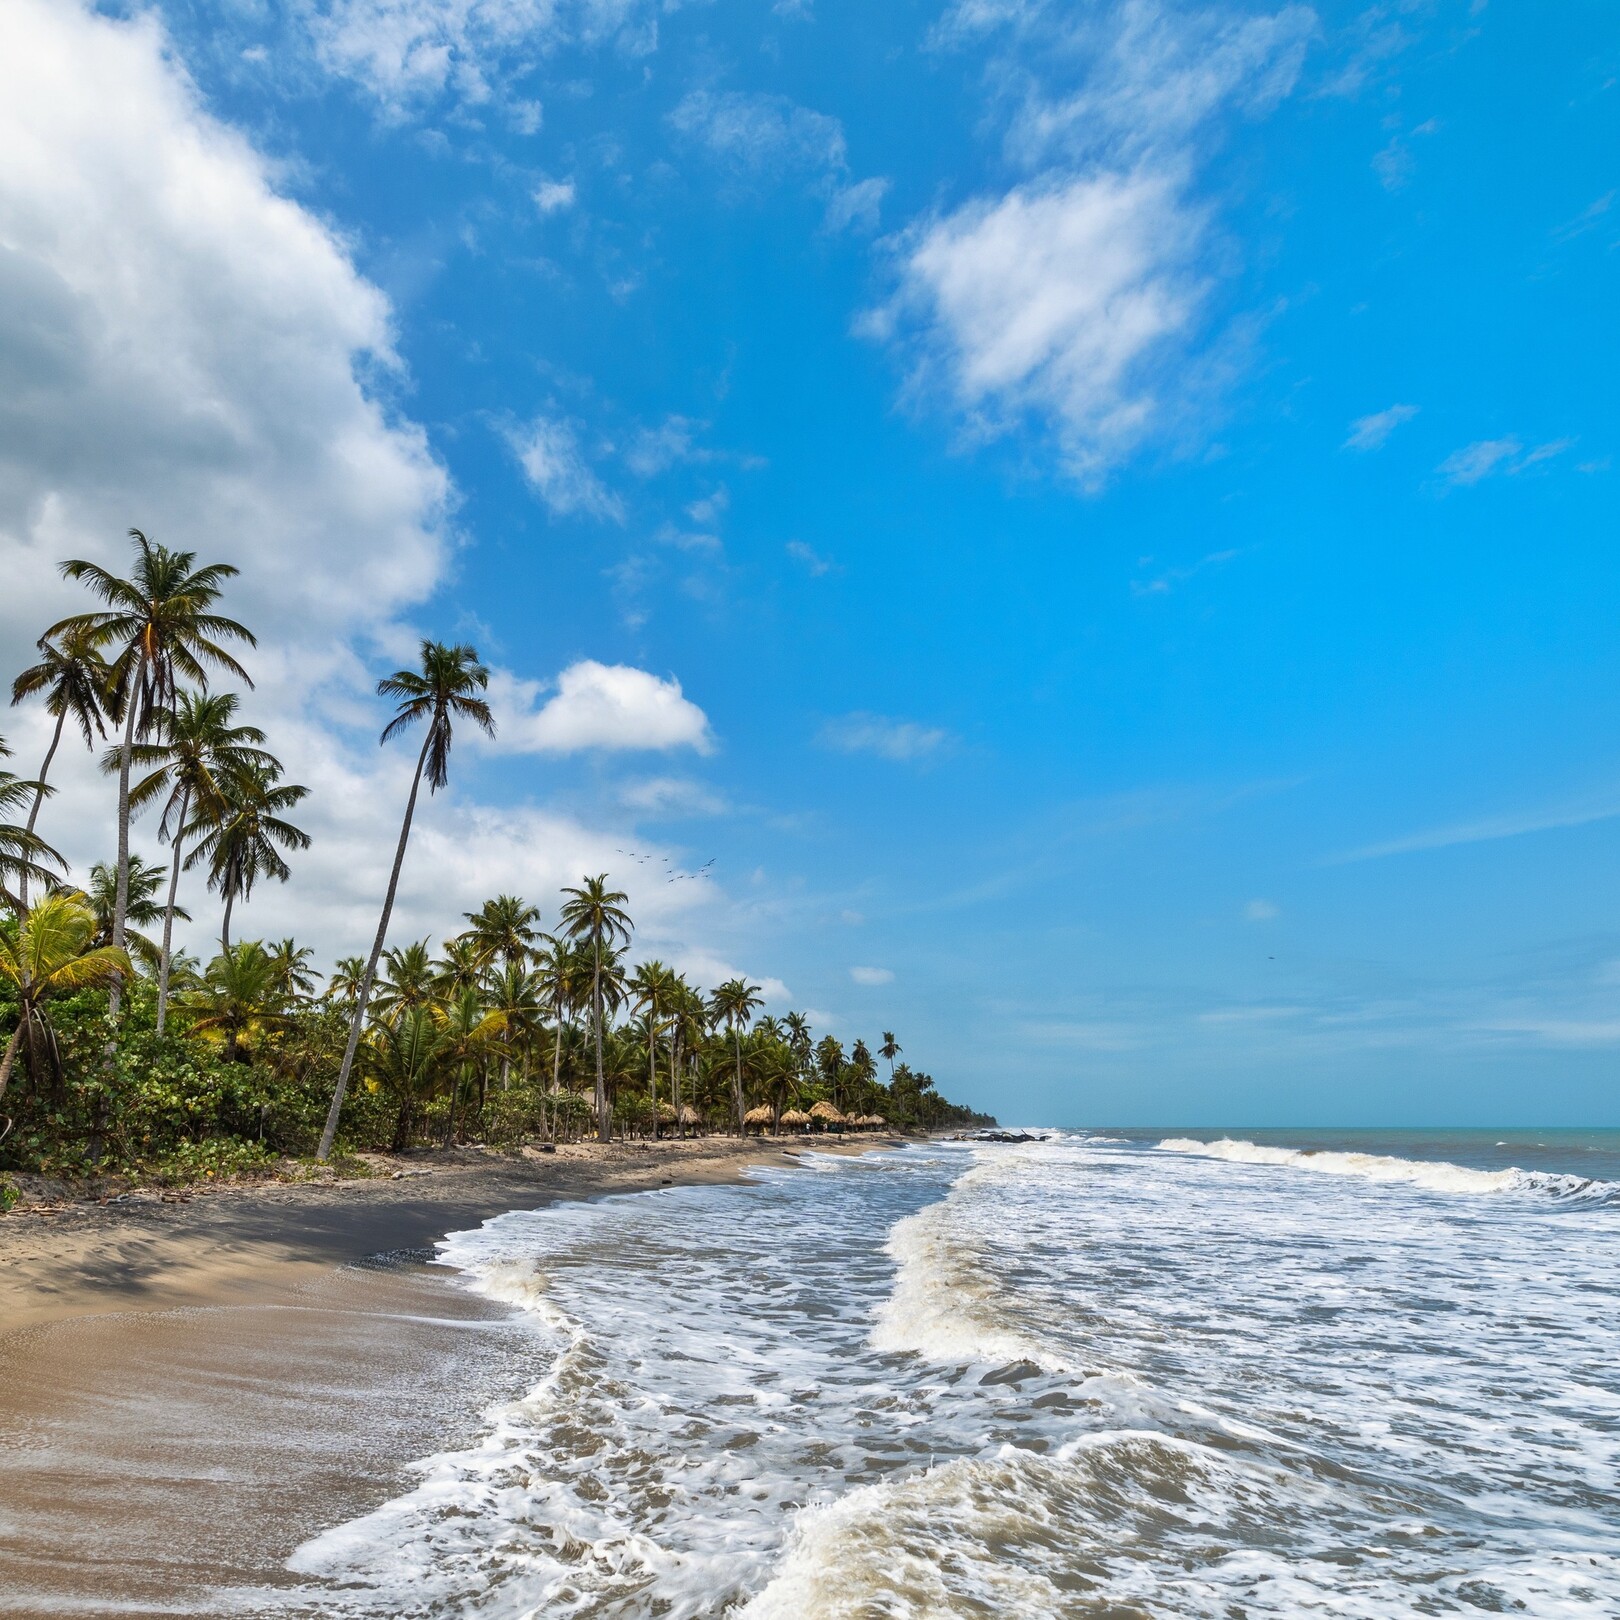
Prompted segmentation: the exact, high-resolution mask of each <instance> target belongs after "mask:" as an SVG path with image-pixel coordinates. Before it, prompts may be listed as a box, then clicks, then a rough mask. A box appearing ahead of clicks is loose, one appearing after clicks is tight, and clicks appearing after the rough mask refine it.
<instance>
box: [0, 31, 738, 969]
mask: <svg viewBox="0 0 1620 1620" xmlns="http://www.w3.org/2000/svg"><path fill="white" fill-rule="evenodd" d="M0 150H3V151H4V152H5V154H6V156H5V162H4V163H3V164H0V243H3V244H4V246H3V249H0V580H3V581H4V589H3V590H0V645H3V646H4V647H6V648H7V649H10V650H11V651H12V653H13V656H14V657H15V654H16V651H17V650H18V649H22V648H27V647H29V646H31V645H32V642H33V640H34V638H35V637H36V636H37V635H38V634H39V633H40V631H41V630H42V629H43V628H44V627H45V626H46V625H47V624H48V623H50V622H51V621H52V620H53V619H55V618H57V617H59V616H61V615H62V614H65V613H68V612H73V611H77V610H81V609H83V608H84V607H85V606H87V605H88V603H87V599H86V598H85V596H84V594H83V592H82V590H81V589H80V588H78V587H76V586H72V585H68V584H66V583H64V582H63V581H61V580H60V578H59V577H58V575H57V571H56V564H57V563H58V561H60V560H61V559H62V558H64V557H73V556H85V557H91V558H94V559H96V560H98V561H101V562H103V563H106V564H109V565H113V566H116V567H119V568H122V567H123V566H124V565H125V564H126V562H127V559H128V547H127V543H126V542H125V541H124V539H123V534H124V530H125V529H126V528H128V527H129V525H130V524H132V523H136V524H139V525H140V526H141V527H142V528H143V529H145V530H147V531H148V533H150V534H151V535H152V537H153V538H154V539H155V540H158V541H160V542H163V543H165V544H168V545H170V546H173V547H177V548H186V549H195V550H196V551H197V552H198V553H199V555H200V558H201V559H202V560H204V561H214V560H224V561H230V562H234V563H236V564H238V565H239V566H240V567H241V569H242V573H241V576H240V578H238V579H236V580H234V581H232V582H231V584H230V586H229V587H228V590H227V594H226V597H225V600H224V602H223V604H222V606H223V607H224V609H225V611H227V612H229V613H231V614H233V615H235V616H237V617H239V618H242V619H244V620H245V621H246V622H247V623H248V624H250V625H251V626H252V627H253V628H254V629H255V630H256V631H257V632H258V633H259V635H260V638H261V644H260V646H259V648H258V650H257V651H255V652H251V653H249V654H248V655H247V662H248V664H249V666H250V668H251V670H252V672H253V674H254V676H255V678H256V679H257V682H258V686H257V690H256V691H254V692H252V693H250V694H247V696H246V700H245V704H244V718H246V719H249V720H251V721H253V722H254V723H256V724H259V725H262V726H263V727H264V728H265V729H266V731H267V732H268V733H269V735H270V742H271V746H272V747H273V748H274V749H275V751H276V753H277V754H278V755H279V756H280V757H281V758H282V759H283V760H284V761H285V763H286V769H287V775H288V779H289V780H292V781H296V782H302V783H304V784H305V785H307V786H308V787H309V788H310V789H311V794H310V797H309V798H308V799H307V800H306V801H305V803H304V804H303V805H301V806H300V807H299V811H298V814H297V816H296V818H295V819H296V820H297V821H298V822H299V824H300V825H301V826H303V827H305V828H306V829H307V830H308V831H309V832H310V833H311V834H312V835H313V837H314V846H313V848H312V849H311V850H310V851H309V852H308V853H307V854H303V855H300V856H299V857H298V858H297V859H296V860H295V862H294V863H293V868H294V870H293V879H292V881H291V883H290V884H288V885H287V886H286V887H282V886H281V885H278V884H270V885H265V886H261V887H260V888H258V889H257V890H256V891H255V893H254V895H253V897H252V900H251V902H250V903H249V904H248V905H246V906H245V907H243V908H240V909H239V913H238V915H239V918H240V922H239V930H240V931H242V932H245V933H249V934H265V935H274V934H281V933H293V934H296V935H297V937H298V938H300V939H301V940H304V941H306V942H308V943H310V944H312V945H313V946H315V948H316V949H317V951H318V952H319V953H321V955H322V956H323V957H327V958H328V959H329V958H330V956H331V955H332V954H335V953H337V952H351V951H356V950H363V949H364V948H365V946H366V945H367V943H368V942H369V939H370V936H371V933H372V930H373V929H374V928H375V926H376V908H377V905H378V903H379V901H380V898H381V895H382V892H383V889H384V887H385V885H386V882H387V876H388V870H387V869H388V864H389V861H390V860H391V858H392V852H393V848H394V840H395V837H396V835H397V830H398V820H397V818H398V816H399V814H400V812H401V809H402V807H403V805H404V801H405V794H406V790H407V787H408V779H409V774H410V770H411V767H412V765H413V763H414V760H415V749H414V747H413V746H412V745H411V744H410V742H409V741H407V742H406V743H405V744H404V745H403V746H400V745H390V746H389V747H387V748H379V747H378V746H377V745H376V736H377V730H378V727H379V725H380V710H379V705H377V703H376V702H375V700H374V698H373V696H372V680H373V676H374V673H375V671H374V670H373V669H372V668H371V667H370V663H371V660H372V659H373V658H374V657H375V656H378V655H380V656H382V657H385V658H386V659H388V660H389V662H390V665H392V664H394V663H408V662H410V660H411V659H412V658H413V656H414V653H415V638H416V632H415V630H414V629H413V628H412V626H411V625H410V622H409V615H410V614H411V613H412V612H413V611H414V610H415V608H416V607H417V606H418V605H419V604H421V603H423V602H425V601H426V600H427V599H428V598H429V597H430V596H431V595H432V593H433V592H434V591H435V590H436V589H437V588H438V587H439V586H440V585H441V584H442V582H443V579H444V575H445V571H446V560H447V556H448V552H449V538H450V537H449V534H448V533H447V520H446V513H447V511H448V509H449V508H450V506H451V503H452V499H453V495H452V491H451V488H450V484H449V481H448V479H447V477H446V475H445V472H444V470H443V468H442V467H441V466H440V465H439V463H438V462H437V460H436V459H435V458H434V456H433V455H432V453H431V451H430V449H429V447H428V444H427V440H426V436H425V435H424V434H423V432H422V430H421V429H420V428H419V427H418V426H417V425H416V424H414V423H412V422H410V421H409V420H406V419H404V418H403V417H402V416H400V415H399V414H398V413H397V411H396V410H395V409H394V408H392V406H391V403H390V400H389V398H388V395H387V393H386V392H384V390H386V389H388V388H390V387H391V386H392V378H393V377H394V376H396V375H397V374H398V372H399V370H400V367H399V362H398V360H397V359H396V357H395V355H394V353H393V350H392V348H391V344H390V319H391V315H390V310H389V306H388V303H387V300H386V299H385V298H384V297H383V295H382V294H381V293H380V292H379V291H378V290H377V289H376V288H375V287H373V286H372V285H370V284H369V283H368V282H367V281H365V280H364V279H363V278H362V277H361V276H360V275H359V274H358V273H357V272H356V270H355V268H354V266H353V264H352V262H351V261H350V259H349V258H348V256H347V254H346V252H345V250H344V248H343V245H342V244H341V243H340V242H339V241H338V240H337V239H336V238H335V237H334V235H333V234H332V232H331V231H330V230H329V229H328V228H327V227H325V226H324V225H323V224H322V223H321V222H320V221H319V220H317V219H316V218H315V217H314V216H313V215H311V214H310V213H309V212H307V211H306V210H304V209H303V208H301V207H299V206H298V205H297V204H296V203H294V202H292V201H290V200H288V199H287V198H285V197H283V196H280V195H278V194H277V192H276V190H275V188H274V185H273V183H272V178H271V172H270V170H269V168H268V166H267V165H266V163H265V162H264V161H263V160H262V159H261V158H260V157H259V156H258V155H257V154H256V153H255V152H254V151H253V150H252V148H251V147H250V146H249V145H248V144H247V143H246V142H245V141H244V140H243V139H242V138H241V137H240V135H238V134H237V133H235V132H234V131H232V130H230V129H229V128H227V127H225V126H224V125H222V124H220V123H219V122H217V121H216V120H215V119H213V118H212V117H211V116H210V115H209V114H208V113H207V112H206V111H205V110H204V109H203V107H202V105H201V103H200V101H199V99H198V96H197V93H196V91H195V90H194V88H193V86H192V85H191V83H190V81H189V80H188V79H187V78H186V77H185V75H184V74H183V72H182V71H181V70H180V69H179V67H178V66H176V65H175V63H174V60H173V58H172V57H171V55H170V53H169V46H168V42H167V40H166V39H165V37H164V34H163V32H162V29H161V27H160V25H159V23H158V21H157V19H156V17H155V15H154V14H153V13H151V12H144V13H142V14H141V15H140V16H138V17H137V18H135V19H134V20H132V21H123V20H118V19H114V18H109V17H106V16H101V15H97V14H95V13H92V12H90V11H88V10H86V9H84V8H83V7H81V6H80V5H78V4H74V3H72V0H8V3H7V4H6V5H4V6H0ZM13 667H15V666H13ZM596 667H597V668H600V667H601V666H596ZM582 668H583V666H576V670H580V669H582ZM629 673H630V675H631V676H632V677H635V678H636V679H637V680H639V681H640V682H643V683H645V688H643V693H644V695H645V692H646V689H647V688H650V689H651V691H652V698H653V701H651V702H648V703H643V705H642V707H641V710H640V711H639V722H638V711H637V708H636V704H635V703H634V702H633V701H629V700H626V701H624V702H622V703H621V704H620V705H619V708H618V710H617V711H615V710H614V709H613V705H612V703H611V702H605V703H604V704H603V705H601V708H600V710H599V712H598V713H597V714H596V715H595V717H594V724H595V725H596V728H597V729H596V732H595V734H594V735H593V732H592V725H593V716H592V714H591V713H590V712H588V711H589V710H590V704H589V702H587V701H581V700H580V686H579V685H575V686H573V687H567V686H560V687H559V691H558V693H557V696H556V698H554V699H553V703H558V707H557V708H555V709H552V712H551V717H550V718H549V719H547V720H545V721H544V722H543V723H541V717H540V716H539V715H535V714H533V713H528V714H526V715H524V714H520V715H519V717H518V724H517V730H518V732H519V738H520V740H521V736H522V732H523V726H524V723H525V721H526V722H527V723H528V724H529V725H530V727H531V742H534V745H536V746H554V747H565V746H574V745H576V744H577V745H578V746H592V745H598V746H606V745H609V744H612V743H614V742H615V741H620V742H623V743H624V744H625V745H626V746H630V745H636V746H673V745H674V744H675V743H676V742H678V741H680V740H682V738H683V737H684V739H685V740H687V741H688V742H689V743H690V744H691V745H692V746H695V747H696V746H705V745H706V741H707V726H706V722H705V721H704V719H703V716H702V714H701V711H699V710H697V709H696V708H695V706H693V705H690V704H687V703H686V702H685V700H684V699H682V697H681V695H680V691H679V688H678V687H677V686H675V684H674V683H673V682H660V681H658V680H657V679H656V678H655V677H653V676H650V675H643V674H641V672H639V671H631V672H629ZM581 684H582V685H584V686H586V687H588V686H589V685H590V682H589V680H583V681H582V682H581ZM609 684H611V683H609ZM628 684H630V685H632V686H633V685H634V682H633V681H632V682H630V683H628ZM571 692H572V693H573V695H574V699H575V700H574V701H573V702H572V704H570V703H569V702H567V701H563V702H560V703H559V702H558V700H560V699H566V698H568V697H569V695H570V693H571ZM587 695H588V694H587ZM527 707H528V708H529V709H532V708H533V701H532V699H531V701H530V702H529V704H528V705H527ZM547 708H548V709H550V708H551V705H547ZM603 711H605V712H603ZM544 712H545V711H544V710H542V714H543V713H544ZM638 723H639V726H640V729H639V731H638V730H637V725H638ZM615 727H617V729H616V730H615V729H614V728H615ZM660 727H661V729H660ZM535 730H538V733H539V736H538V741H537V742H535V739H534V736H533V732H534V731H535ZM47 731H48V717H47V716H45V715H44V713H43V711H42V710H41V709H40V707H39V706H38V705H37V704H28V705H24V706H23V707H20V708H18V709H15V710H12V711H10V713H9V715H8V717H7V720H6V723H5V732H6V734H7V738H8V740H9V741H10V742H11V743H12V744H13V745H14V747H15V748H16V750H17V755H18V762H19V765H22V764H23V762H24V761H26V762H27V763H26V765H23V768H25V769H29V770H32V769H34V768H36V767H37V762H38V761H39V759H40V758H41V757H42V756H43V754H44V750H45V744H46V741H47ZM465 747H466V743H464V742H463V741H461V740H460V739H458V743H457V753H456V755H455V760H456V761H458V762H460V763H454V762H453V765H452V772H453V779H452V785H451V788H450V790H449V792H447V793H444V794H439V795H433V796H425V797H424V800H423V802H422V804H421V805H420V806H419V817H420V820H419V824H418V830H417V832H416V833H415V835H414V837H413V843H412V849H411V853H410V856H409V858H408V860H407V862H406V866H405V873H404V879H403V888H402V891H401V896H400V903H399V911H398V923H397V927H396V931H395V936H394V937H395V938H410V937H412V936H414V935H419V934H422V933H426V932H429V931H430V930H433V931H437V930H443V929H445V928H447V927H448V926H449V925H450V924H451V923H452V922H453V921H454V920H455V918H456V917H457V915H458V914H459V912H461V911H463V910H466V909H469V908H470V907H471V906H473V905H475V904H476V903H477V902H478V901H479V900H480V899H482V898H483V897H484V896H485V895H487V894H488V893H490V892H493V891H494V890H496V889H516V890H519V891H520V892H527V893H529V894H531V895H532V896H533V897H534V898H535V899H537V900H539V901H541V902H542V903H543V904H544V903H548V896H549V895H551V894H554V892H555V889H556V887H557V885H558V884H560V883H563V882H577V881H578V878H579V876H580V875H581V873H583V872H587V871H593V872H594V871H601V870H612V869H613V865H614V854H613V848H612V845H613V837H612V835H611V833H610V832H609V831H608V830H607V828H606V827H605V826H604V825H602V824H600V823H598V824H593V825H590V826H587V825H585V824H583V823H582V822H581V821H580V820H578V819H575V818H573V817H570V816H565V815H559V814H556V813H553V812H550V811H548V810H545V809H544V808H532V807H531V808H519V809H501V808H495V807H491V806H487V805H480V804H477V803H474V802H470V801H469V800H468V799H467V798H466V797H464V796H463V789H462V787H461V786H460V784H462V783H464V782H465V781H466V779H467V772H466V769H465V764H466V756H465V755H464V753H463V752H462V750H463V749H464V748H465ZM52 776H53V779H54V780H55V781H56V782H57V783H58V784H59V786H60V792H59V794H58V796H57V797H56V798H54V799H52V800H51V802H50V804H49V806H48V807H47V810H46V821H45V824H44V825H42V829H41V830H42V831H43V832H44V833H45V834H46V836H47V837H49V838H50V839H51V840H52V842H53V843H56V844H57V845H59V847H61V848H62V849H63V851H64V853H65V854H67V855H68V857H69V858H70V860H71V861H72V862H73V864H74V867H75V869H76V870H77V872H78V873H79V874H80V875H82V874H83V873H84V872H85V870H86V868H87V867H88V865H89V863H90V862H91V861H94V860H102V859H106V858H108V857H109V856H110V855H111V853H112V840H113V827H112V819H113V818H112V804H111V797H110V792H109V787H108V783H107V779H106V778H105V777H104V776H102V775H101V773H100V772H99V770H98V769H97V768H96V765H95V761H94V759H93V758H92V757H91V756H90V755H88V754H87V753H85V752H83V751H82V750H76V749H74V750H70V749H66V748H65V749H64V750H63V751H62V752H61V753H60V754H59V755H58V756H57V760H56V763H55V764H54V766H53V769H52ZM619 842H621V843H622V842H623V838H622V836H621V837H620V839H619ZM134 843H135V847H136V849H137V850H138V851H140V852H141V853H142V854H144V855H146V856H148V857H149V858H157V859H162V858H163V854H164V851H162V850H161V849H160V848H159V846H158V845H157V844H156V840H155V829H154V827H153V824H152V818H150V817H144V818H142V819H141V820H139V821H138V822H137V823H136V826H135V837H134ZM622 875H624V876H627V877H631V878H632V883H631V893H632V901H633V907H634V912H635V915H636V917H637V920H638V923H639V924H640V925H641V932H640V934H639V936H638V937H639V938H641V939H642V940H643V942H644V943H647V942H653V943H656V942H659V941H662V940H670V941H673V942H674V944H676V945H680V946H682V947H686V946H689V945H690V933H691V929H690V927H689V925H688V921H687V919H688V918H689V917H691V916H692V914H693V912H694V908H695V906H696V905H697V903H698V897H699V895H700V894H702V893H703V892H704V891H707V896H708V901H709V902H711V903H712V901H713V898H714V894H715V891H714V889H713V887H712V886H711V885H708V884H702V883H689V884H676V885H669V886H664V885H653V886H650V887H648V888H647V890H646V892H645V893H643V892H641V890H639V889H638V888H636V887H635V883H634V876H633V874H622ZM183 894H184V897H185V900H186V901H187V903H189V904H190V905H191V907H192V909H193V910H194V912H195V914H196V916H197V919H198V921H197V923H196V925H195V926H194V927H193V928H192V929H190V930H189V931H188V933H187V936H186V937H187V939H188V940H189V942H190V944H191V945H192V947H193V948H197V947H201V948H204V949H206V948H208V943H209V937H210V935H211V933H212V931H213V929H214V928H215V927H216V926H217V917H218V912H217V909H216V907H215V905H214V903H213V901H212V898H211V897H209V896H207V895H206V894H205V893H204V891H203V885H202V883H201V881H200V880H199V879H198V878H197V877H196V875H195V874H193V875H192V876H189V877H188V878H186V879H185V880H184V885H183ZM671 948H672V949H673V946H672V947H671Z"/></svg>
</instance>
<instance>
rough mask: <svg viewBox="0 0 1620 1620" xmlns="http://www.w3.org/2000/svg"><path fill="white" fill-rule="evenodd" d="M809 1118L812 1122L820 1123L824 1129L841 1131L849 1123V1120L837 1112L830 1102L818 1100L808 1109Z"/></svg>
mask: <svg viewBox="0 0 1620 1620" xmlns="http://www.w3.org/2000/svg"><path fill="white" fill-rule="evenodd" d="M810 1118H811V1120H812V1122H813V1123H815V1124H818V1125H820V1127H821V1128H822V1130H824V1131H841V1130H843V1128H844V1127H845V1126H846V1125H848V1124H849V1120H848V1119H847V1118H846V1117H845V1116H844V1115H843V1114H841V1113H839V1112H838V1110H837V1109H836V1108H834V1107H833V1105H832V1104H831V1103H830V1102H818V1103H817V1104H816V1105H815V1107H814V1108H812V1109H811V1110H810Z"/></svg>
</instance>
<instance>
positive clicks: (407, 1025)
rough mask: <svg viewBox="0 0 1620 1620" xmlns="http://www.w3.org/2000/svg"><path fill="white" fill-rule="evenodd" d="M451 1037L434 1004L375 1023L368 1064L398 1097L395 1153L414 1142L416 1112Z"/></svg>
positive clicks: (417, 1112) (425, 1096) (420, 1105)
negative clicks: (394, 1020)
mask: <svg viewBox="0 0 1620 1620" xmlns="http://www.w3.org/2000/svg"><path fill="white" fill-rule="evenodd" d="M448 1044H449V1037H448V1036H447V1034H446V1032H445V1030H444V1027H443V1026H442V1025H441V1024H440V1022H439V1020H438V1019H437V1018H435V1017H434V1013H433V1009H432V1008H431V1007H412V1008H411V1009H410V1010H409V1011H408V1012H406V1014H405V1015H404V1016H403V1017H402V1018H401V1019H400V1021H399V1022H398V1023H397V1024H376V1025H374V1026H373V1027H372V1031H371V1040H370V1042H369V1045H368V1051H367V1058H368V1066H369V1067H370V1068H371V1069H372V1071H373V1073H375V1074H376V1076H377V1078H378V1079H379V1080H381V1081H382V1083H383V1084H384V1085H385V1086H386V1087H387V1088H388V1089H389V1090H390V1091H392V1092H393V1093H394V1095H395V1096H396V1097H397V1098H398V1099H399V1112H398V1113H397V1114H396V1115H395V1116H394V1141H393V1149H394V1152H395V1153H403V1152H404V1151H405V1150H406V1148H408V1147H409V1146H410V1145H411V1133H412V1129H413V1127H414V1126H415V1124H416V1118H417V1115H418V1114H419V1113H420V1112H421V1108H422V1104H423V1103H424V1102H425V1101H426V1099H427V1095H428V1092H429V1091H430V1090H431V1089H432V1086H433V1079H434V1075H435V1072H436V1071H437V1069H438V1066H439V1064H440V1062H441V1061H442V1060H443V1058H444V1056H445V1053H446V1049H447V1046H448Z"/></svg>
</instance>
